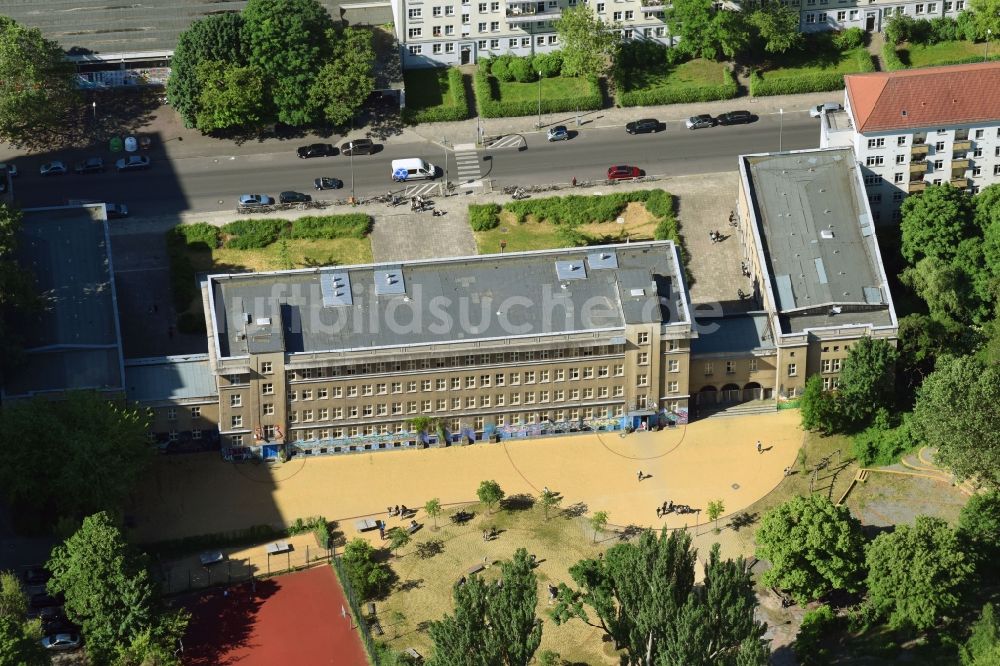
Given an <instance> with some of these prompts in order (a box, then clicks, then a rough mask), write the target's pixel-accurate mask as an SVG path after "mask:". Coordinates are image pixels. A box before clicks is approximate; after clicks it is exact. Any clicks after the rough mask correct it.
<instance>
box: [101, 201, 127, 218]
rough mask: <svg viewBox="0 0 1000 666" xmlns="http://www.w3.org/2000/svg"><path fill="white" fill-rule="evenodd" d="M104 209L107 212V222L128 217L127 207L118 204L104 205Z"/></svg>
mask: <svg viewBox="0 0 1000 666" xmlns="http://www.w3.org/2000/svg"><path fill="white" fill-rule="evenodd" d="M104 209H105V210H106V211H108V219H109V220H120V219H122V218H124V217H128V206H126V205H125V204H119V203H106V204H104Z"/></svg>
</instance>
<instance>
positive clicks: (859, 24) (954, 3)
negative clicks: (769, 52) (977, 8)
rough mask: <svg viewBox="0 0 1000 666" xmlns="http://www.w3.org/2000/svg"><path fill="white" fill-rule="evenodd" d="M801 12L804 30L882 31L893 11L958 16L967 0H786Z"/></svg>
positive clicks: (917, 15) (921, 16)
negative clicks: (933, 0) (856, 29)
mask: <svg viewBox="0 0 1000 666" xmlns="http://www.w3.org/2000/svg"><path fill="white" fill-rule="evenodd" d="M785 2H786V4H788V5H789V6H790V7H792V8H793V9H796V10H798V11H799V13H800V19H799V27H800V29H801V30H802V32H818V31H821V30H846V29H848V28H861V29H862V30H864V31H866V32H882V31H883V30H884V29H885V24H886V23H887V22H888V20H889V17H890V16H892V15H893V14H906V15H907V16H912V17H913V18H915V19H932V18H937V17H941V16H947V17H949V18H955V17H956V16H958V15H959V13H961V12H962V11H964V10H965V8H966V2H967V0H947V1H941V0H937V1H935V2H927V1H926V0H921V1H914V0H907V1H906V2H901V1H899V0H896V1H893V0H867V2H863V1H861V0H785Z"/></svg>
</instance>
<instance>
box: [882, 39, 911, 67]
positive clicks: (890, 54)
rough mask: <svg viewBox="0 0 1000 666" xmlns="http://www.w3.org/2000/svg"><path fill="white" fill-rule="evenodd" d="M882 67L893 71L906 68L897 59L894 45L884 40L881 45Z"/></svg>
mask: <svg viewBox="0 0 1000 666" xmlns="http://www.w3.org/2000/svg"><path fill="white" fill-rule="evenodd" d="M882 67H883V68H885V70H886V71H887V72H895V71H896V70H897V69H906V65H904V64H903V61H902V60H900V59H899V54H898V53H896V45H895V44H890V43H889V42H886V43H885V44H883V45H882Z"/></svg>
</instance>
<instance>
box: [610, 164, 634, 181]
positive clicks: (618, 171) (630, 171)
mask: <svg viewBox="0 0 1000 666" xmlns="http://www.w3.org/2000/svg"><path fill="white" fill-rule="evenodd" d="M640 176H642V169H640V168H639V167H634V166H627V165H624V164H622V165H619V166H613V167H608V180H627V179H628V178H639V177H640Z"/></svg>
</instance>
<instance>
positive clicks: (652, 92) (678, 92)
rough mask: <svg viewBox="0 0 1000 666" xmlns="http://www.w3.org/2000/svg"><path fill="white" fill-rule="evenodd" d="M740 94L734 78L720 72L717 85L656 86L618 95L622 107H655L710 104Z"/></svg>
mask: <svg viewBox="0 0 1000 666" xmlns="http://www.w3.org/2000/svg"><path fill="white" fill-rule="evenodd" d="M739 92H740V88H739V85H737V83H736V77H735V76H733V73H732V72H731V71H729V70H728V69H727V70H724V71H723V72H722V82H721V83H720V84H719V85H716V86H713V85H700V86H699V85H677V86H656V87H653V88H638V89H636V90H627V91H625V92H623V93H621V94H620V95H618V103H619V104H621V105H622V106H656V105H659V104H688V103H691V102H711V101H713V100H719V99H733V98H734V97H736V96H737V95H738V94H739Z"/></svg>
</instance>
